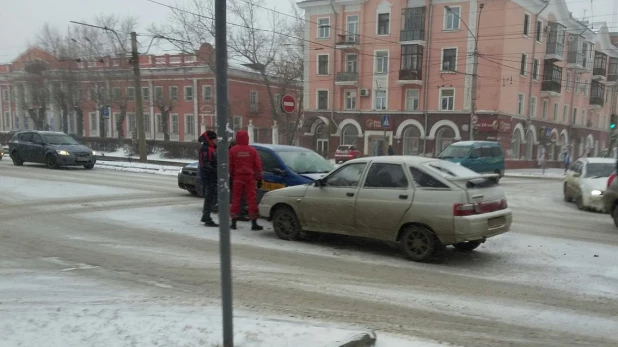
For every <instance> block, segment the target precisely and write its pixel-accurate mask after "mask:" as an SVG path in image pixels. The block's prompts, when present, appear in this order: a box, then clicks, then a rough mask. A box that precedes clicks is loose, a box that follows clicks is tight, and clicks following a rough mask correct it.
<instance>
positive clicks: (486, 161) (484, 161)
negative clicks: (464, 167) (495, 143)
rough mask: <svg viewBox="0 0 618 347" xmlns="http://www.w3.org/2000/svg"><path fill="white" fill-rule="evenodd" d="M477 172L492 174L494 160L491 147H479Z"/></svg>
mask: <svg viewBox="0 0 618 347" xmlns="http://www.w3.org/2000/svg"><path fill="white" fill-rule="evenodd" d="M478 165H479V171H478V172H481V173H487V172H494V166H495V165H494V158H493V154H492V153H491V147H489V146H485V147H481V158H480V159H479V164H478Z"/></svg>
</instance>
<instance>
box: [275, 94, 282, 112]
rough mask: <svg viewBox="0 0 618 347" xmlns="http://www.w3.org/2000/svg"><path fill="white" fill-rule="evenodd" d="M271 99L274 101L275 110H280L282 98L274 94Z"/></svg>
mask: <svg viewBox="0 0 618 347" xmlns="http://www.w3.org/2000/svg"><path fill="white" fill-rule="evenodd" d="M273 98H274V100H275V107H277V109H282V108H283V104H282V103H281V100H282V99H283V96H281V94H275V96H273Z"/></svg>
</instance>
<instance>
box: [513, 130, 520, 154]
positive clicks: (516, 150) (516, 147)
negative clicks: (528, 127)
mask: <svg viewBox="0 0 618 347" xmlns="http://www.w3.org/2000/svg"><path fill="white" fill-rule="evenodd" d="M520 150H521V130H520V129H515V131H513V135H512V137H511V158H512V159H521V156H520Z"/></svg>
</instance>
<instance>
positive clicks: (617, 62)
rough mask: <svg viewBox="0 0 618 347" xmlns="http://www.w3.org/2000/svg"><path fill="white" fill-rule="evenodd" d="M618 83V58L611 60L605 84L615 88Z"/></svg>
mask: <svg viewBox="0 0 618 347" xmlns="http://www.w3.org/2000/svg"><path fill="white" fill-rule="evenodd" d="M616 83H618V58H609V69H608V74H607V80H606V81H605V84H606V85H608V86H614V85H616Z"/></svg>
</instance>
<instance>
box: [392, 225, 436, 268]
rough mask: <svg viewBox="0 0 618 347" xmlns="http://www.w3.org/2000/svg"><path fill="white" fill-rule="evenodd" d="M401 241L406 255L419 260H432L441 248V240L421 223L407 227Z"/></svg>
mask: <svg viewBox="0 0 618 347" xmlns="http://www.w3.org/2000/svg"><path fill="white" fill-rule="evenodd" d="M399 242H400V243H401V248H402V250H403V252H404V254H405V255H406V257H407V258H408V259H411V260H414V261H419V262H425V261H428V260H431V258H432V257H433V256H434V254H435V253H436V251H437V250H438V249H439V248H440V241H439V240H438V238H437V237H436V235H435V234H434V233H433V232H432V231H431V230H429V229H428V228H426V227H424V226H421V225H410V226H408V227H406V228H405V229H404V230H403V234H402V235H401V238H400V239H399Z"/></svg>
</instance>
